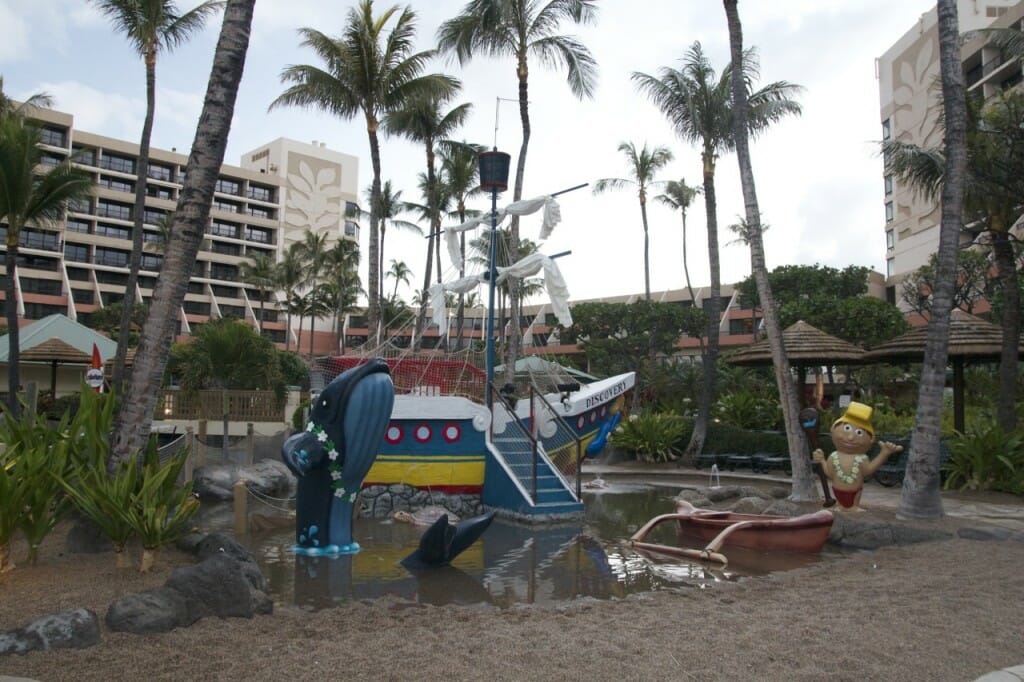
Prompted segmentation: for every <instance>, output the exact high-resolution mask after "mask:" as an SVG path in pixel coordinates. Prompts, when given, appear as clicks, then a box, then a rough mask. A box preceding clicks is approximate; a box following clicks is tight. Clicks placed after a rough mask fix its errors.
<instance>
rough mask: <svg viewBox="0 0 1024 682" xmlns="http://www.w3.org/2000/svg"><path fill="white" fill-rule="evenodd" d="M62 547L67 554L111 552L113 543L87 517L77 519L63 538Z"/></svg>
mask: <svg viewBox="0 0 1024 682" xmlns="http://www.w3.org/2000/svg"><path fill="white" fill-rule="evenodd" d="M64 549H65V550H66V551H67V552H68V553H69V554H102V553H103V552H112V551H113V550H114V545H113V544H111V542H110V540H108V539H107V538H106V536H105V535H103V533H102V532H101V531H100V529H99V528H97V527H96V524H94V523H93V522H92V521H89V520H88V519H77V520H76V521H75V523H74V525H73V526H71V530H69V531H68V535H67V537H66V538H65V539H64Z"/></svg>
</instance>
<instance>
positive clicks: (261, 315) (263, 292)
mask: <svg viewBox="0 0 1024 682" xmlns="http://www.w3.org/2000/svg"><path fill="white" fill-rule="evenodd" d="M259 291H260V323H259V325H257V328H258V329H259V330H260V336H263V322H264V320H263V299H265V298H266V296H267V294H266V289H263V288H262V287H261V288H260V290H259Z"/></svg>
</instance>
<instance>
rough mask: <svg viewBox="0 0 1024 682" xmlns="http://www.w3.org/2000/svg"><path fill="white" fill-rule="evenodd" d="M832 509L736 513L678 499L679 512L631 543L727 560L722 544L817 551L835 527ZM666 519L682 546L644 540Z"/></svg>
mask: <svg viewBox="0 0 1024 682" xmlns="http://www.w3.org/2000/svg"><path fill="white" fill-rule="evenodd" d="M833 518H834V517H833V516H832V512H830V511H828V510H825V509H822V510H820V511H816V512H814V513H813V514H804V515H802V516H793V517H789V516H772V515H769V514H737V513H734V512H729V511H715V510H712V509H698V508H696V507H694V506H693V505H692V504H690V503H689V502H685V501H682V500H680V501H678V502H676V513H674V514H662V515H661V516H656V517H654V518H653V519H651V520H650V521H648V522H647V523H646V524H644V526H643V528H641V529H640V530H638V531H637V532H636V533H634V534H633V537H631V538H630V539H629V544H630V546H632V547H636V548H638V549H646V550H650V551H654V552H659V553H662V554H670V555H675V556H683V557H687V558H695V559H703V560H710V561H718V562H720V563H723V564H724V563H727V559H726V558H725V556H724V555H723V554H721V553H720V552H719V550H720V549H721V548H722V546H723V545H725V546H732V547H744V548H747V549H756V550H762V551H779V552H809V553H813V552H818V551H820V550H821V548H822V546H823V545H824V544H825V541H826V540H827V539H828V534H829V531H830V530H831V529H832V521H833ZM664 521H675V522H676V524H677V527H676V532H677V536H678V537H677V542H678V543H679V545H680V546H678V547H675V546H669V545H658V544H652V543H648V542H645V538H646V537H647V535H648V534H649V533H650V532H651V530H652V529H653V528H654V527H655V526H657V525H658V524H660V523H662V522H664ZM687 539H690V540H693V539H697V540H699V541H703V542H707V543H708V544H707V546H706V547H705V548H704V549H703V550H696V549H688V548H686V547H685V546H684V545H685V544H686V540H687Z"/></svg>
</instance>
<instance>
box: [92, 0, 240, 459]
mask: <svg viewBox="0 0 1024 682" xmlns="http://www.w3.org/2000/svg"><path fill="white" fill-rule="evenodd" d="M254 5H255V0H228V3H227V7H226V8H225V10H224V21H223V24H222V26H221V32H220V37H219V39H218V41H217V49H216V52H215V53H214V57H213V68H212V70H211V72H210V79H209V84H208V86H207V91H206V99H205V101H204V102H203V111H202V113H201V114H200V117H199V123H198V125H197V127H196V137H195V141H194V142H193V144H192V151H191V153H190V155H189V161H188V166H187V170H186V177H185V184H184V186H183V187H182V190H181V195H180V197H179V198H178V205H177V208H176V210H175V214H174V227H173V233H174V234H175V239H174V240H172V242H171V243H169V244H168V245H167V251H166V253H165V255H164V266H163V269H162V271H161V276H160V277H159V278H158V279H157V283H156V288H155V290H154V291H153V300H152V302H151V304H150V315H149V317H148V318H147V319H146V323H145V324H144V325H143V328H142V338H141V340H140V343H139V348H138V353H137V355H136V360H135V367H134V370H133V371H132V375H131V378H130V379H129V381H128V384H127V390H126V391H125V399H124V400H122V401H121V404H120V409H119V410H118V412H117V414H116V416H115V420H114V435H113V439H112V448H111V457H110V459H109V461H108V462H107V468H108V471H110V472H111V473H113V472H116V471H117V468H118V466H119V465H120V463H121V462H124V461H127V460H128V458H129V457H130V456H131V455H132V454H134V453H136V452H139V451H140V450H142V448H143V447H144V446H145V444H146V441H147V439H148V438H149V432H150V428H151V426H152V422H153V410H154V408H155V406H156V398H157V396H158V395H159V393H160V386H161V381H162V379H163V374H164V369H165V368H166V365H167V356H168V351H169V350H170V345H171V339H172V334H173V333H174V325H175V323H176V321H177V312H178V310H180V308H181V304H182V301H183V300H184V298H185V291H186V289H187V288H188V281H189V277H190V276H191V273H192V268H193V266H194V264H195V260H196V254H197V253H198V252H199V246H200V244H201V242H202V240H203V234H204V232H205V227H206V221H207V220H208V219H209V215H210V205H211V203H212V201H213V187H214V184H215V183H216V181H217V175H218V174H219V172H220V167H221V164H222V163H223V162H224V150H225V148H226V147H227V139H228V131H229V130H230V128H231V119H232V117H233V115H234V108H235V100H236V98H237V95H238V84H239V82H240V81H241V80H242V71H243V70H244V68H245V55H246V51H247V50H248V47H249V35H250V31H251V27H252V15H253V6H254Z"/></svg>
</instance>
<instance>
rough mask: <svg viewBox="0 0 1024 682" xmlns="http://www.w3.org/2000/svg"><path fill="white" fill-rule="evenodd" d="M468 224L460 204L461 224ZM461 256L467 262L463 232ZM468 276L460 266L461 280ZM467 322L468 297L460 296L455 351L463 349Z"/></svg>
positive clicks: (460, 245)
mask: <svg viewBox="0 0 1024 682" xmlns="http://www.w3.org/2000/svg"><path fill="white" fill-rule="evenodd" d="M464 222H466V209H465V207H464V206H463V205H462V204H461V203H460V204H459V224H460V225H461V224H462V223H464ZM459 254H460V255H461V256H462V263H463V264H464V263H465V262H466V233H465V232H461V233H460V234H459ZM465 276H466V267H465V265H460V266H459V279H462V278H463V277H465ZM465 321H466V296H465V294H459V307H458V312H456V313H455V327H456V332H455V349H456V350H459V349H460V348H462V333H463V332H462V325H463V324H464V323H465Z"/></svg>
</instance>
